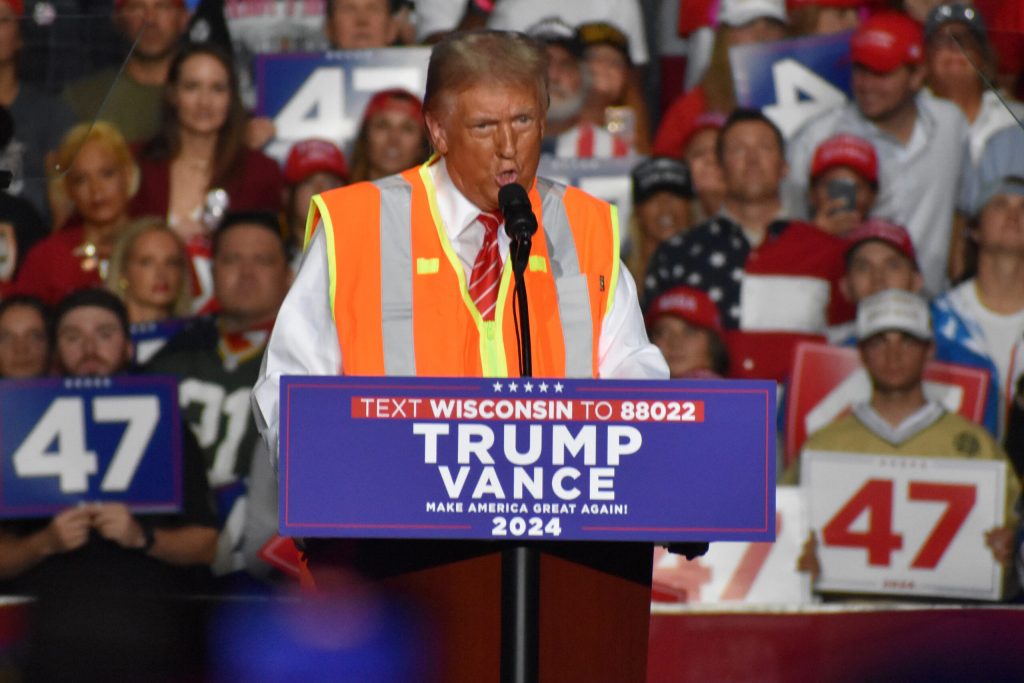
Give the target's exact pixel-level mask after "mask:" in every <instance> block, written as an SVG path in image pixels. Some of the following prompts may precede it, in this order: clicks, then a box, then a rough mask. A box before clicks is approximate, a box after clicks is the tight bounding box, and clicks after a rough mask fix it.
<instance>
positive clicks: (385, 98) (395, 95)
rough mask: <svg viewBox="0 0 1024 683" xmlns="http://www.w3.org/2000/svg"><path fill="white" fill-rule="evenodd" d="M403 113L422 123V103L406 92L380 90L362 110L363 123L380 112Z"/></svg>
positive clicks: (394, 89)
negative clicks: (392, 111) (394, 111)
mask: <svg viewBox="0 0 1024 683" xmlns="http://www.w3.org/2000/svg"><path fill="white" fill-rule="evenodd" d="M390 110H396V111H404V112H405V113H407V114H408V115H409V116H411V117H412V118H414V119H419V120H420V122H422V121H423V102H422V101H420V98H418V97H416V96H415V95H413V94H412V93H411V92H409V91H408V90H403V89H402V88H391V89H389V90H381V91H379V92H377V93H376V94H374V96H373V97H371V98H370V101H369V102H367V104H366V109H365V110H363V122H364V123H365V122H366V121H369V120H370V119H372V118H373V117H374V116H376V115H377V114H379V113H381V112H382V111H390Z"/></svg>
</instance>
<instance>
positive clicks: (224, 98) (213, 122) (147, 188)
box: [132, 43, 282, 308]
mask: <svg viewBox="0 0 1024 683" xmlns="http://www.w3.org/2000/svg"><path fill="white" fill-rule="evenodd" d="M245 126H246V113H245V109H244V108H243V106H242V101H241V99H240V97H239V92H238V82H237V80H236V77H235V72H234V69H233V68H232V64H231V57H230V55H229V54H228V53H227V52H225V51H224V50H223V49H221V48H220V47H218V46H216V45H214V44H210V43H204V44H194V45H187V46H185V47H184V48H182V50H181V52H179V53H178V55H177V56H176V57H175V58H174V61H173V62H172V63H171V67H170V71H169V73H168V79H167V89H166V93H165V98H164V106H163V114H162V123H161V126H160V132H159V133H158V134H157V135H156V137H154V138H153V139H152V140H150V141H149V142H147V143H146V144H145V145H143V146H142V148H141V149H140V150H139V153H138V160H139V168H140V169H141V171H142V182H141V185H140V187H139V192H138V194H137V195H136V196H135V201H134V202H133V203H132V215H135V216H143V215H155V216H162V217H164V218H166V220H167V224H168V225H169V226H170V227H171V228H172V229H173V230H174V231H175V232H176V233H177V234H178V236H179V237H181V238H182V240H184V241H185V243H186V245H187V247H188V252H189V256H190V259H191V261H192V266H193V268H194V269H195V270H196V275H197V277H196V278H195V282H197V283H199V285H200V287H202V284H203V283H204V282H208V278H207V277H205V275H206V273H207V271H208V268H209V234H210V232H211V231H212V230H213V228H214V227H216V224H217V222H218V220H219V219H220V217H221V216H222V215H223V214H224V213H225V212H226V211H228V210H229V209H230V210H233V211H236V210H265V211H273V212H277V211H278V209H279V206H278V204H279V202H280V197H281V187H282V182H281V173H280V170H279V169H278V166H277V164H276V163H275V162H274V161H273V160H272V159H270V158H269V157H267V156H265V155H264V154H262V153H261V152H258V151H256V150H252V149H249V148H248V147H247V146H246V144H245ZM193 294H194V299H193V303H194V304H195V305H196V307H197V308H201V307H203V306H204V305H205V304H207V303H208V301H209V296H210V293H209V292H208V291H196V292H193Z"/></svg>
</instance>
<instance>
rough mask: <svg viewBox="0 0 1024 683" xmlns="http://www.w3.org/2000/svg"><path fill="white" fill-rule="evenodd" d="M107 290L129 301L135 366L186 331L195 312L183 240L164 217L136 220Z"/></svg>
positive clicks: (118, 249)
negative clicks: (190, 315) (175, 336)
mask: <svg viewBox="0 0 1024 683" xmlns="http://www.w3.org/2000/svg"><path fill="white" fill-rule="evenodd" d="M107 288H108V289H109V290H110V291H112V292H113V293H114V294H116V295H117V296H118V297H119V298H120V299H121V301H123V302H124V306H125V309H126V310H127V311H128V322H129V323H131V327H130V329H131V335H132V344H133V345H134V347H135V362H137V363H140V364H141V363H145V362H146V361H148V360H149V359H150V358H152V357H153V355H154V354H155V353H156V352H157V351H159V350H160V349H161V348H162V347H163V345H164V344H165V343H167V340H168V339H170V338H171V337H173V336H174V335H175V334H177V333H178V332H180V331H181V330H182V329H184V327H185V324H186V323H187V322H188V316H189V314H190V313H191V311H192V294H191V289H192V287H191V283H190V278H189V265H188V252H187V251H186V250H185V244H184V242H182V241H181V238H180V237H178V234H177V233H176V232H174V230H172V229H171V228H170V226H168V225H167V222H166V221H165V220H163V219H161V218H158V217H156V216H144V217H143V218H138V219H136V220H133V221H132V222H131V223H129V224H128V225H127V226H126V227H125V229H124V232H122V233H121V238H120V239H119V240H118V241H117V244H116V245H114V252H113V254H112V255H111V257H110V269H109V271H108V273H107Z"/></svg>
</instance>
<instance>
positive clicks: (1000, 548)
mask: <svg viewBox="0 0 1024 683" xmlns="http://www.w3.org/2000/svg"><path fill="white" fill-rule="evenodd" d="M1013 537H1014V530H1013V529H1011V528H1009V527H995V528H994V529H989V530H988V531H986V532H985V545H987V546H988V547H989V549H990V550H991V551H992V557H994V558H996V562H998V563H999V564H1001V565H1002V566H1004V567H1009V566H1010V563H1011V562H1013Z"/></svg>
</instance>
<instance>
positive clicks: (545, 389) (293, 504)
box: [279, 377, 775, 542]
mask: <svg viewBox="0 0 1024 683" xmlns="http://www.w3.org/2000/svg"><path fill="white" fill-rule="evenodd" d="M281 423H282V425H283V426H282V430H281V443H280V451H279V452H280V470H279V482H280V491H279V494H280V498H279V500H280V530H281V533H282V534H283V535H290V536H338V537H378V538H381V537H393V538H450V539H504V540H510V539H517V538H521V539H534V540H563V541H565V540H605V541H650V542H668V541H709V540H748V541H770V540H773V539H774V538H775V497H774V495H775V493H774V492H775V427H774V425H775V384H774V383H772V382H763V381H744V382H739V381H611V380H555V379H546V380H545V379H519V378H517V379H437V378H377V377H374V378H368V377H283V378H282V381H281Z"/></svg>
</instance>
